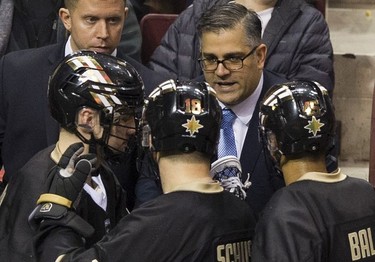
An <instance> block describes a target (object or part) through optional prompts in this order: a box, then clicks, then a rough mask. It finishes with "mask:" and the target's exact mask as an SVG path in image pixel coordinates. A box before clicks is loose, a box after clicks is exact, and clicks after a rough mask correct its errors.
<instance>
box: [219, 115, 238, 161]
mask: <svg viewBox="0 0 375 262" xmlns="http://www.w3.org/2000/svg"><path fill="white" fill-rule="evenodd" d="M235 119H236V115H235V114H234V113H233V111H232V110H230V109H228V108H224V109H223V119H222V120H221V127H220V140H219V147H218V158H221V157H224V156H229V155H231V156H237V149H236V142H235V140H234V132H233V121H234V120H235Z"/></svg>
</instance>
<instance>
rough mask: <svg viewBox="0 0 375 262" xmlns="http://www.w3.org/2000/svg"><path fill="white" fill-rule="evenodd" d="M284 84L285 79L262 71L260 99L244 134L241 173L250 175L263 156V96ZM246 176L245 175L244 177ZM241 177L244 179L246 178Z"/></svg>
mask: <svg viewBox="0 0 375 262" xmlns="http://www.w3.org/2000/svg"><path fill="white" fill-rule="evenodd" d="M283 82H286V79H284V78H281V77H280V76H278V75H276V74H274V73H272V72H270V71H267V70H263V87H262V92H261V94H260V97H259V99H258V101H257V104H256V107H255V110H254V113H253V117H252V118H251V120H250V123H249V128H248V130H247V133H246V137H245V141H244V145H243V147H242V152H241V157H240V162H241V166H242V173H243V174H247V173H250V174H252V173H253V172H254V170H255V167H256V165H257V163H258V160H259V158H260V157H261V154H263V153H262V152H263V150H262V149H263V145H262V144H261V143H260V138H259V130H258V128H259V104H260V102H261V101H262V99H263V97H264V95H265V94H266V92H267V91H268V89H270V88H271V87H272V86H273V85H275V84H279V83H283ZM246 176H247V175H246ZM246 176H245V177H243V178H244V179H246V178H247V177H246Z"/></svg>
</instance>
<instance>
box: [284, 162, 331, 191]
mask: <svg viewBox="0 0 375 262" xmlns="http://www.w3.org/2000/svg"><path fill="white" fill-rule="evenodd" d="M282 171H283V176H284V180H285V184H286V185H290V184H291V183H293V182H295V181H297V180H298V179H299V178H300V177H301V176H303V175H304V174H306V173H308V172H327V169H326V165H325V161H324V158H321V159H320V160H317V159H316V158H299V159H290V160H286V161H285V162H284V163H283V165H282Z"/></svg>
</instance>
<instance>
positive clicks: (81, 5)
mask: <svg viewBox="0 0 375 262" xmlns="http://www.w3.org/2000/svg"><path fill="white" fill-rule="evenodd" d="M125 7H126V6H125V4H124V1H123V0H79V1H78V2H77V5H76V8H75V10H76V11H79V12H80V13H82V12H84V13H94V14H95V13H97V14H101V15H103V14H106V13H107V14H108V15H111V14H114V13H122V12H124V10H125Z"/></svg>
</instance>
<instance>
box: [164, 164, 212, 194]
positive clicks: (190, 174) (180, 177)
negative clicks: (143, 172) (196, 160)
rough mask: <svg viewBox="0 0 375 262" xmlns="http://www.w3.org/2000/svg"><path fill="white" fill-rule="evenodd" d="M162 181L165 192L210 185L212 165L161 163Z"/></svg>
mask: <svg viewBox="0 0 375 262" xmlns="http://www.w3.org/2000/svg"><path fill="white" fill-rule="evenodd" d="M159 170H160V179H161V184H162V188H163V192H170V191H173V189H174V188H176V187H178V186H181V185H184V184H189V183H194V182H202V183H206V182H207V183H210V182H212V179H211V177H210V175H209V172H210V165H209V164H206V163H201V164H192V163H184V162H170V161H168V160H163V159H161V160H160V161H159Z"/></svg>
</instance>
